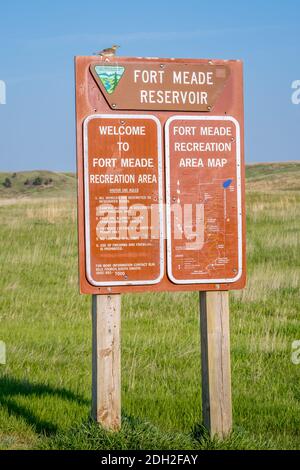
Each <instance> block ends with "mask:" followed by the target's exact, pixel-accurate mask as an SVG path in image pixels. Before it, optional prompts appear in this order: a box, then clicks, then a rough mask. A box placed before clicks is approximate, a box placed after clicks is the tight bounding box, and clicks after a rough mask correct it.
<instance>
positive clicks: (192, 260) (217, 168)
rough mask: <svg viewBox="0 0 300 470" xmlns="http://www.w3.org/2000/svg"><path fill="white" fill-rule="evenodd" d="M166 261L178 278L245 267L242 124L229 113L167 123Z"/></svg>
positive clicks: (214, 275) (206, 278) (236, 273)
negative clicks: (243, 264) (243, 248)
mask: <svg viewBox="0 0 300 470" xmlns="http://www.w3.org/2000/svg"><path fill="white" fill-rule="evenodd" d="M166 188H167V252H168V257H167V263H168V276H169V278H170V279H171V281H172V282H174V283H175V284H198V283H199V284H201V283H208V282H214V283H224V282H226V283H231V282H234V281H237V280H238V279H239V278H240V276H241V273H242V218H241V217H242V214H241V206H242V202H241V165H240V129H239V123H238V122H237V121H236V119H234V118H232V117H229V116H225V117H224V116H173V117H171V118H170V119H169V120H168V121H167V123H166Z"/></svg>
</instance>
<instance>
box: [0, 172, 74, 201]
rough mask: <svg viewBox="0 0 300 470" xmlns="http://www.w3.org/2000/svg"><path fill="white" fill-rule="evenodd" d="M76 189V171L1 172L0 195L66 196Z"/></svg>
mask: <svg viewBox="0 0 300 470" xmlns="http://www.w3.org/2000/svg"><path fill="white" fill-rule="evenodd" d="M75 189H76V177H75V174H74V173H56V172H53V171H43V170H41V171H40V170H35V171H21V172H16V173H12V172H10V173H7V172H6V173H0V197H2V198H3V197H26V196H39V197H40V196H50V197H51V195H53V196H55V197H59V196H61V197H65V196H68V195H70V194H73V193H74V191H75Z"/></svg>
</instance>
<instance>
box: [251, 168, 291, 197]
mask: <svg viewBox="0 0 300 470" xmlns="http://www.w3.org/2000/svg"><path fill="white" fill-rule="evenodd" d="M246 180H247V189H248V190H250V191H262V192H268V191H270V190H272V191H299V190H300V162H284V163H256V164H254V165H247V167H246Z"/></svg>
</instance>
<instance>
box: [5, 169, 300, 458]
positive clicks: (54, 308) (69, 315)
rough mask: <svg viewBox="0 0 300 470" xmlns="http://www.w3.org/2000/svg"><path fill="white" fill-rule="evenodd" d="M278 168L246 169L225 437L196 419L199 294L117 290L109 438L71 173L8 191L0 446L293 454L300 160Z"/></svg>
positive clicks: (298, 377) (297, 408) (298, 413)
mask: <svg viewBox="0 0 300 470" xmlns="http://www.w3.org/2000/svg"><path fill="white" fill-rule="evenodd" d="M291 165H294V164H291ZM284 166H285V170H283V169H282V166H279V167H278V168H276V166H275V167H274V165H272V167H271V168H268V166H266V165H263V166H262V167H261V169H260V170H257V168H256V169H255V171H254V170H253V171H254V172H252V174H251V171H252V169H251V168H252V167H251V168H250V169H248V170H247V171H248V173H249V171H250V175H249V184H248V194H247V231H248V243H247V246H248V283H247V288H246V289H244V290H243V291H237V292H232V293H231V294H230V300H231V307H230V308H231V344H232V382H233V411H234V431H233V434H232V436H230V438H228V439H226V440H225V441H223V442H220V441H218V440H211V439H209V438H208V436H207V434H206V433H205V431H204V430H203V428H202V426H201V383H200V356H199V349H200V346H199V323H198V322H199V319H198V297H197V293H176V294H174V293H161V294H155V295H153V294H139V295H137V294H136V295H124V296H123V298H122V413H123V427H122V430H121V431H120V432H119V433H115V434H113V433H108V432H105V431H103V430H102V429H100V428H99V427H98V426H96V425H94V424H93V423H92V422H91V420H90V418H89V414H90V400H91V317H90V296H80V295H79V294H78V286H77V283H78V280H77V235H76V201H75V195H74V189H72V188H74V181H73V183H72V184H73V186H72V187H71V185H70V187H69V189H68V190H65V189H64V187H63V185H62V186H61V187H60V189H59V188H56V189H57V191H55V184H58V183H55V184H54V188H43V189H42V188H40V189H37V190H36V189H35V188H33V189H32V190H31V191H32V192H33V194H31V193H28V194H27V197H24V193H23V192H22V194H21V196H22V197H20V194H19V193H18V191H17V188H15V189H16V192H15V193H12V192H11V193H10V195H9V196H8V193H7V192H5V191H10V190H11V189H12V188H7V189H4V192H2V198H0V213H1V228H0V242H1V250H0V265H1V277H0V294H1V296H0V340H2V341H5V343H6V346H7V364H6V365H0V449H36V448H42V449H112V448H113V449H179V448H180V449H271V448H274V449H299V448H300V436H299V429H300V365H299V366H297V365H294V364H293V363H292V362H291V352H292V348H291V345H292V342H293V341H294V340H297V339H300V315H299V314H300V305H299V285H300V258H299V251H300V250H299V247H300V240H299V233H300V192H299V191H298V189H297V187H296V186H295V184H294V183H293V185H294V186H293V185H292V186H293V188H294V189H291V186H290V185H291V178H292V177H293V178H294V176H293V175H295V174H296V171H298V167H297V168H296V169H295V168H294V169H293V170H292V171H291V170H290V167H289V165H284ZM277 170H278V171H277ZM260 172H261V173H262V175H265V176H264V177H263V176H262V175H260ZM270 174H271V175H272V178H274V179H275V181H276V184H274V185H273V187H272V190H270ZM64 177H65V176H64V175H58V176H56V174H55V175H54V177H53V179H55V180H56V178H57V181H61V178H64ZM69 178H72V179H74V178H73V177H72V176H69ZM20 180H21V179H20ZM257 181H259V185H260V186H259V187H258V186H257V184H258V183H257ZM278 181H280V184H278ZM1 191H2V190H1ZM3 194H4V196H3ZM25 196H26V194H25Z"/></svg>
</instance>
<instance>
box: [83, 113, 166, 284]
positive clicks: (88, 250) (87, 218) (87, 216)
mask: <svg viewBox="0 0 300 470" xmlns="http://www.w3.org/2000/svg"><path fill="white" fill-rule="evenodd" d="M99 118H100V119H150V120H152V121H154V122H155V123H156V125H157V154H158V155H157V157H158V204H159V222H160V230H159V238H160V240H159V266H160V272H159V276H158V277H157V278H156V279H154V280H138V281H104V282H97V281H95V280H94V279H93V278H92V275H91V243H90V231H89V229H90V204H89V201H90V198H89V168H88V157H89V148H88V124H89V122H90V121H92V120H93V119H99ZM83 161H84V199H85V201H84V208H85V251H86V253H85V255H86V256H85V258H86V266H85V267H86V277H87V280H88V281H89V282H90V283H91V284H92V285H93V286H95V287H108V286H138V285H152V284H158V283H159V282H160V281H161V280H162V278H163V276H164V212H163V184H162V126H161V123H160V121H159V119H158V118H157V117H156V116H153V115H152V114H91V115H89V116H87V117H86V118H85V120H84V121H83Z"/></svg>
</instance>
